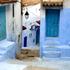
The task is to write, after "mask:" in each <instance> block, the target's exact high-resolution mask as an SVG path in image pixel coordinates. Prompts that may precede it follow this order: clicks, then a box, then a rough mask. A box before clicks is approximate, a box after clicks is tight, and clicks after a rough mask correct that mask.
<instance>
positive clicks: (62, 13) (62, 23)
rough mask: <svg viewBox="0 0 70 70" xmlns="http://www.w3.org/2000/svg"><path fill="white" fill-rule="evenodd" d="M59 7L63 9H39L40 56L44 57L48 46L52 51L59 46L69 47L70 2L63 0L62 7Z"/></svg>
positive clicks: (69, 0)
mask: <svg viewBox="0 0 70 70" xmlns="http://www.w3.org/2000/svg"><path fill="white" fill-rule="evenodd" d="M46 1H47V0H46ZM51 1H52V0H51ZM56 5H57V4H56ZM61 6H63V8H58V9H57V8H54V9H52V8H48V9H47V8H46V7H45V8H44V7H42V8H41V25H40V49H41V51H40V53H41V56H43V55H44V54H43V51H46V52H47V50H46V48H47V45H49V46H48V47H53V49H54V47H56V46H59V45H70V37H69V36H70V0H63V5H61ZM61 47H62V46H61ZM66 47H67V46H66ZM56 48H57V47H56ZM62 48H63V47H62ZM46 55H47V54H46ZM69 55H70V54H69Z"/></svg>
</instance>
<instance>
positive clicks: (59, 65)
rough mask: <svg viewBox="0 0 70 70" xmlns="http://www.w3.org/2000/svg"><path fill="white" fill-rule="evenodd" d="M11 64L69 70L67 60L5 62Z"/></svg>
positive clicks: (38, 59)
mask: <svg viewBox="0 0 70 70" xmlns="http://www.w3.org/2000/svg"><path fill="white" fill-rule="evenodd" d="M5 62H7V63H11V64H26V65H32V66H37V67H46V68H55V69H56V70H70V61H69V60H43V59H40V58H34V59H28V60H26V59H25V60H21V61H20V60H7V61H5Z"/></svg>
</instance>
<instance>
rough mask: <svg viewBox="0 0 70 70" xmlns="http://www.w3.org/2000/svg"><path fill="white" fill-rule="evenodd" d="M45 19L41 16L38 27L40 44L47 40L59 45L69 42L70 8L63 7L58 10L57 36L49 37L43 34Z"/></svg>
mask: <svg viewBox="0 0 70 70" xmlns="http://www.w3.org/2000/svg"><path fill="white" fill-rule="evenodd" d="M44 13H45V12H44ZM45 21H46V20H45V17H44V16H42V17H41V27H40V46H44V45H45V43H47V42H48V41H49V40H52V41H54V42H59V45H68V44H69V42H70V8H64V9H62V10H61V11H60V21H59V37H57V38H56V37H55V38H54V37H53V38H50V37H46V36H45V31H46V28H45V24H46V22H45Z"/></svg>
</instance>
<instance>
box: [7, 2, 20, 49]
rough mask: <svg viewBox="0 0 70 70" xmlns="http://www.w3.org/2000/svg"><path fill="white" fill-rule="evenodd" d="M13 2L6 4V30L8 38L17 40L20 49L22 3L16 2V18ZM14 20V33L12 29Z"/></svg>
mask: <svg viewBox="0 0 70 70" xmlns="http://www.w3.org/2000/svg"><path fill="white" fill-rule="evenodd" d="M12 8H13V7H12V4H9V5H7V6H6V25H7V26H6V30H7V39H8V40H10V41H11V40H13V41H15V42H16V44H17V46H18V48H17V49H19V48H20V47H21V4H20V3H19V2H17V3H14V18H13V14H12V13H13V9H12ZM13 22H14V33H13V31H12V28H13ZM18 37H19V38H18Z"/></svg>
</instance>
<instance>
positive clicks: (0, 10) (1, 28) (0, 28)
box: [0, 6, 6, 41]
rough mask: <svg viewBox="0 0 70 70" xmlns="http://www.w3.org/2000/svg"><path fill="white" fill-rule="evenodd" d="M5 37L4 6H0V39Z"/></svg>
mask: <svg viewBox="0 0 70 70" xmlns="http://www.w3.org/2000/svg"><path fill="white" fill-rule="evenodd" d="M5 38H6V8H5V6H0V41H1V40H3V39H5Z"/></svg>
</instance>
